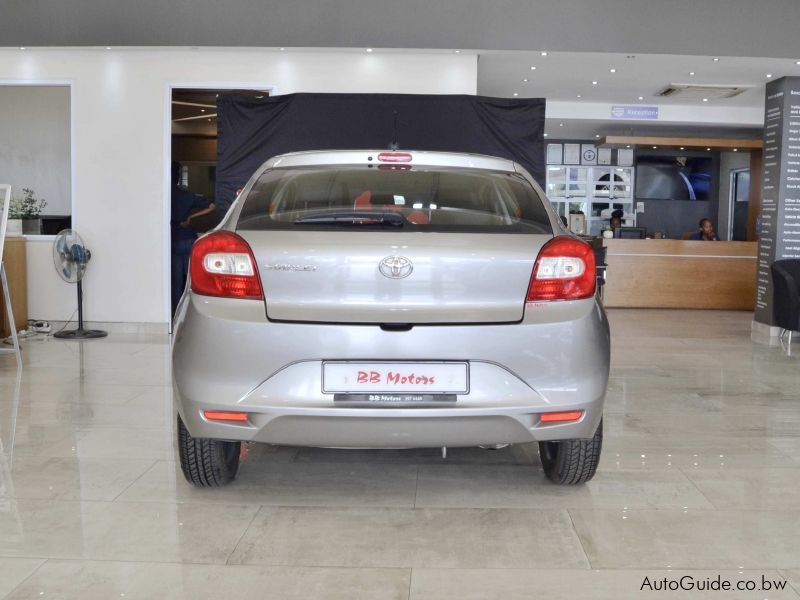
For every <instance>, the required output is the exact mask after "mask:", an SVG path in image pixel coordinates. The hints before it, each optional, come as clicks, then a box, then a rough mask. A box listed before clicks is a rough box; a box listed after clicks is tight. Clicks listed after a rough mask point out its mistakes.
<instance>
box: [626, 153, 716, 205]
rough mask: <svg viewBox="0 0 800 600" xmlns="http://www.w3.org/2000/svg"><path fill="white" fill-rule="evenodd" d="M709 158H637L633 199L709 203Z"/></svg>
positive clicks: (710, 166) (710, 164)
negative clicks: (700, 201) (702, 201)
mask: <svg viewBox="0 0 800 600" xmlns="http://www.w3.org/2000/svg"><path fill="white" fill-rule="evenodd" d="M711 172H712V161H711V158H710V157H704V156H701V157H687V156H641V157H639V160H638V161H637V162H636V197H637V198H639V199H642V200H709V198H710V195H711Z"/></svg>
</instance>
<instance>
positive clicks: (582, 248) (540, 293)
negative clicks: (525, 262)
mask: <svg viewBox="0 0 800 600" xmlns="http://www.w3.org/2000/svg"><path fill="white" fill-rule="evenodd" d="M596 278H597V274H596V273H595V261H594V251H593V250H592V248H591V246H589V244H586V243H584V242H582V241H580V240H577V239H575V238H572V237H568V236H559V237H556V238H553V239H552V240H550V241H549V242H547V243H546V244H545V245H544V246H543V247H542V249H541V251H540V252H539V256H538V257H537V258H536V264H535V265H534V267H533V275H532V276H531V283H530V285H529V286H528V296H527V298H526V301H527V302H542V301H549V300H580V299H581V298H591V297H592V296H594V292H595V287H596V285H597V279H596Z"/></svg>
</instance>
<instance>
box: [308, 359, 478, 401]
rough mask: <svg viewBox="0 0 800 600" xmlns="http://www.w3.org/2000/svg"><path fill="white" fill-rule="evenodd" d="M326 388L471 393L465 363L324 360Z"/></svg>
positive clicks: (336, 390) (329, 391) (349, 391)
mask: <svg viewBox="0 0 800 600" xmlns="http://www.w3.org/2000/svg"><path fill="white" fill-rule="evenodd" d="M322 391H323V392H324V393H326V394H335V393H344V394H364V393H372V392H378V393H386V394H392V393H395V394H396V393H416V394H466V393H468V392H469V366H468V365H467V363H465V362H420V363H353V362H324V363H323V364H322Z"/></svg>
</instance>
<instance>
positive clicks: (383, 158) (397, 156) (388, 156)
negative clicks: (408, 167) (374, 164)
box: [378, 152, 412, 163]
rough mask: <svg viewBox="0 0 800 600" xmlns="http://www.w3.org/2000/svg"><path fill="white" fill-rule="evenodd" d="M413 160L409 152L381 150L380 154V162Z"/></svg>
mask: <svg viewBox="0 0 800 600" xmlns="http://www.w3.org/2000/svg"><path fill="white" fill-rule="evenodd" d="M411 160H412V156H411V155H410V154H409V153H408V152H381V153H380V154H378V162H384V163H407V162H411Z"/></svg>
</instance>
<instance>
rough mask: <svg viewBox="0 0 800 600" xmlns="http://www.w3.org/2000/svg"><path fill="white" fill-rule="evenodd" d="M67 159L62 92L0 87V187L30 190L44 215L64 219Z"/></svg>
mask: <svg viewBox="0 0 800 600" xmlns="http://www.w3.org/2000/svg"><path fill="white" fill-rule="evenodd" d="M69 154H70V152H69V88H68V87H65V86H34V87H29V86H0V182H2V183H10V184H11V185H12V186H14V194H15V195H21V194H22V188H30V189H32V190H34V191H35V192H36V196H37V197H38V198H44V199H46V200H47V206H46V207H45V209H44V214H48V215H68V214H70V212H71V210H72V207H71V204H72V200H71V198H70V163H69V160H70V156H69Z"/></svg>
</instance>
